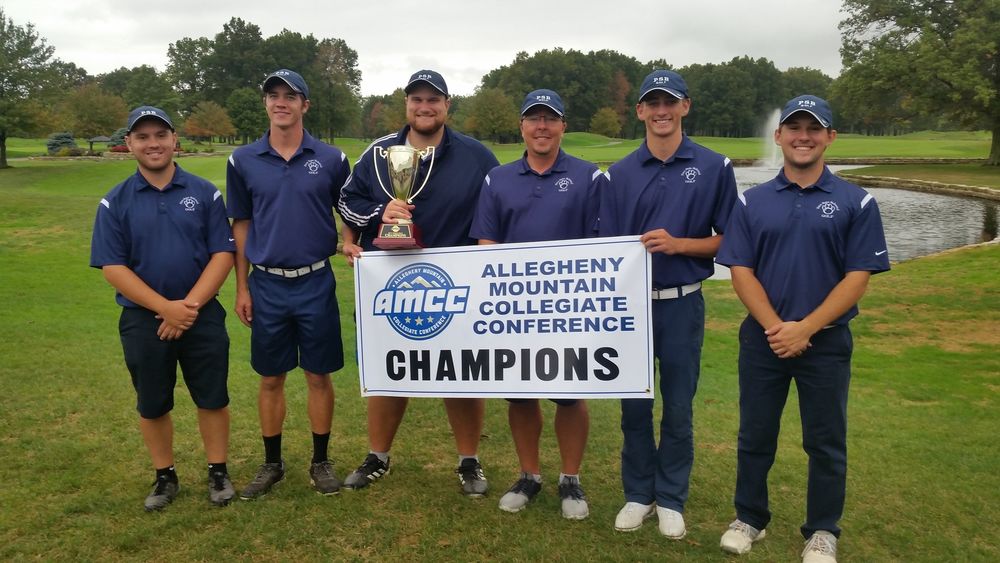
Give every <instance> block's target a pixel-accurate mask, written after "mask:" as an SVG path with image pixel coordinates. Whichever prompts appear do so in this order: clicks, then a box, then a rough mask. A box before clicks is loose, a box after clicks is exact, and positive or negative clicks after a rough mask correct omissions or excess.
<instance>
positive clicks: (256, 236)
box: [226, 131, 350, 268]
mask: <svg viewBox="0 0 1000 563" xmlns="http://www.w3.org/2000/svg"><path fill="white" fill-rule="evenodd" d="M270 138H271V134H270V132H267V133H265V134H264V136H263V137H261V138H260V139H258V140H257V141H255V142H253V143H251V144H249V145H246V146H243V147H240V148H238V149H236V150H235V151H233V154H232V155H230V157H229V164H228V165H227V166H226V194H227V197H228V199H229V216H230V217H232V218H233V219H234V220H239V219H250V220H251V221H250V232H249V233H248V235H247V241H246V248H245V254H246V257H247V260H249V261H250V262H251V263H253V264H260V265H263V266H268V267H278V268H299V267H302V266H307V265H309V264H312V263H314V262H319V261H320V260H326V259H327V258H329V257H330V256H332V255H334V254H336V253H337V223H336V220H335V219H334V216H333V207H334V205H335V204H336V201H337V197H338V195H339V194H340V189H341V187H342V186H343V185H344V182H346V181H347V178H348V176H349V175H350V165H349V164H348V163H347V157H346V156H344V153H343V152H341V151H340V149H337V148H335V147H331V146H330V145H328V144H326V143H323V142H321V141H318V140H316V139H314V138H313V137H312V136H311V135H309V132H308V131H306V132H304V134H303V137H302V145H301V146H300V147H299V148H298V150H296V151H295V155H294V156H292V158H291V159H290V160H288V161H285V159H284V158H282V157H281V155H279V154H278V153H277V152H276V151H275V150H274V149H273V148H271V143H270Z"/></svg>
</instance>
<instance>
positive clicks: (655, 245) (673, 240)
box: [639, 229, 686, 254]
mask: <svg viewBox="0 0 1000 563" xmlns="http://www.w3.org/2000/svg"><path fill="white" fill-rule="evenodd" d="M639 240H640V241H641V242H642V244H643V246H645V247H646V250H647V251H649V252H650V253H654V252H662V253H664V254H684V250H683V248H682V243H683V242H684V241H685V240H686V239H679V238H677V237H674V236H673V235H671V234H670V233H668V232H667V230H666V229H656V230H655V231H649V232H648V233H645V234H644V235H642V236H641V237H639Z"/></svg>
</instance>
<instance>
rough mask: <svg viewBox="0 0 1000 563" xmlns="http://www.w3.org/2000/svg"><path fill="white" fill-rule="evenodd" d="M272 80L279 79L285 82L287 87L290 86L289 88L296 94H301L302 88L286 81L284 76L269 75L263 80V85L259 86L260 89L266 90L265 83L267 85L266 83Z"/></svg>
mask: <svg viewBox="0 0 1000 563" xmlns="http://www.w3.org/2000/svg"><path fill="white" fill-rule="evenodd" d="M272 80H280V81H282V82H284V83H285V84H287V85H288V87H289V88H291V89H292V92H295V93H296V94H301V93H302V90H301V89H299V87H298V86H296V85H294V84H292V83H291V82H289V81H288V80H287V79H285V78H284V77H283V76H269V77H268V78H267V80H265V81H264V86H262V87H261V89H262V90H267V85H268V84H269V83H270V82H271V81H272Z"/></svg>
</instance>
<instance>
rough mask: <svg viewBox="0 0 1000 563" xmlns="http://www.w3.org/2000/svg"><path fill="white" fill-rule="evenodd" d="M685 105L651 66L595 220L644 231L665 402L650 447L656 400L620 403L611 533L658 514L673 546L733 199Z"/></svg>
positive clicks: (609, 228) (722, 162) (721, 167)
mask: <svg viewBox="0 0 1000 563" xmlns="http://www.w3.org/2000/svg"><path fill="white" fill-rule="evenodd" d="M690 109H691V98H690V97H689V96H688V89H687V84H686V83H685V82H684V79H683V78H682V77H681V76H680V75H679V74H677V73H676V72H673V71H670V70H657V71H654V72H652V73H650V74H649V75H648V76H646V78H645V80H643V82H642V86H641V88H640V92H639V100H638V104H637V105H636V114H637V115H638V117H639V120H640V121H642V122H643V123H645V126H646V140H645V142H644V143H643V144H642V145H640V146H639V148H638V149H636V150H635V151H633V152H632V153H631V154H629V155H628V156H626V157H625V158H624V159H622V160H620V161H619V162H617V163H615V164H614V165H612V166H611V167H610V169H609V170H608V179H609V186H608V189H606V190H604V191H603V193H604V194H605V197H603V198H602V207H601V221H600V232H601V234H602V236H613V235H641V241H642V244H644V245H645V247H646V249H647V250H648V251H649V252H650V253H651V254H652V263H653V272H652V277H653V279H652V284H653V293H652V300H653V301H652V311H653V339H654V342H653V350H654V354H655V355H656V359H657V360H658V361H659V372H660V384H659V387H660V398H661V401H662V403H663V412H662V415H661V419H660V443H659V446H657V444H656V439H655V435H654V432H653V400H652V399H623V400H622V402H621V408H622V421H621V427H622V434H623V436H624V444H623V446H622V470H621V471H622V484H623V486H624V489H625V501H626V502H625V506H624V507H622V509H621V511H619V513H618V516H617V518H616V519H615V529H616V530H619V531H623V532H627V531H632V530H637V529H639V527H640V526H642V523H643V520H645V519H646V518H650V517H652V516H653V515H654V514H656V515H657V516H658V519H659V530H660V533H661V534H663V535H664V536H666V537H667V538H669V539H674V540H679V539H681V538H683V537H684V535H685V534H686V527H685V524H684V516H683V513H684V504H685V502H686V501H687V498H688V481H689V478H690V475H691V466H692V464H693V463H694V440H693V431H692V410H691V403H692V400H693V399H694V395H695V391H696V390H697V387H698V376H699V371H700V362H701V346H702V341H703V339H704V334H705V300H704V298H703V297H702V293H701V282H702V281H703V280H704V279H706V278H708V277H709V276H711V275H712V273H713V271H714V265H713V263H712V258H713V257H714V256H715V253H716V251H717V250H718V248H719V243H720V242H721V240H722V232H723V230H724V229H725V225H726V222H727V221H728V219H729V212H730V211H731V210H732V207H733V202H734V201H735V200H736V178H735V176H734V175H733V166H732V163H731V162H730V161H729V159H728V158H726V157H724V156H722V155H720V154H717V153H715V152H712V151H710V150H708V149H706V148H705V147H702V146H701V145H698V144H696V143H694V142H692V141H691V140H690V139H689V138H688V137H687V136H686V135H684V132H683V129H682V120H683V119H684V116H686V115H687V114H688V111H689V110H690ZM713 231H714V232H713Z"/></svg>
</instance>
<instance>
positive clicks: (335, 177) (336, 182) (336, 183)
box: [330, 151, 351, 206]
mask: <svg viewBox="0 0 1000 563" xmlns="http://www.w3.org/2000/svg"><path fill="white" fill-rule="evenodd" d="M338 152H339V151H338ZM350 178H351V165H350V163H349V162H348V161H347V155H345V154H344V153H343V152H340V156H339V160H338V161H336V162H335V164H334V167H333V171H332V172H331V173H330V197H331V201H334V202H338V201H340V194H341V192H343V191H344V185H345V184H347V181H348V180H349V179H350ZM334 205H335V206H336V204H334Z"/></svg>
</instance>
